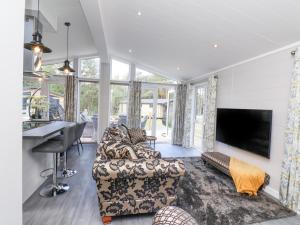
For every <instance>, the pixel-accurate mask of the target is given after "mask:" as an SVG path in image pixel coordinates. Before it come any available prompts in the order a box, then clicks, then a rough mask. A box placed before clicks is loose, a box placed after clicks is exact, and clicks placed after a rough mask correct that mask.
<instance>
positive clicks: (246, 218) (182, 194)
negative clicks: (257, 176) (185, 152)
mask: <svg viewBox="0 0 300 225" xmlns="http://www.w3.org/2000/svg"><path fill="white" fill-rule="evenodd" d="M182 160H183V161H184V163H185V167H186V174H185V176H184V177H183V178H182V179H181V181H180V184H179V189H178V206H179V207H180V208H182V209H184V210H186V211H187V212H189V213H190V214H191V215H192V216H193V217H194V218H195V219H196V220H197V222H198V223H199V225H240V224H241V225H242V224H251V223H259V222H262V221H266V220H272V219H279V218H282V217H288V216H293V215H296V214H295V213H294V212H292V211H291V210H289V209H287V208H285V207H284V206H283V205H281V204H280V203H279V202H278V201H277V200H274V199H273V198H272V197H270V196H269V195H268V194H266V193H264V192H263V191H260V192H259V193H258V195H257V196H256V197H249V196H247V195H245V194H240V193H237V192H236V190H235V186H234V184H233V181H232V179H231V178H230V177H228V176H226V175H224V174H223V173H221V172H219V171H218V170H216V169H214V168H213V167H211V166H209V165H204V162H203V161H202V160H201V158H199V157H197V158H184V159H182Z"/></svg>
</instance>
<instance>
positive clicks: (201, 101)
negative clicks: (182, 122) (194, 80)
mask: <svg viewBox="0 0 300 225" xmlns="http://www.w3.org/2000/svg"><path fill="white" fill-rule="evenodd" d="M205 95H206V87H205V86H203V87H196V88H195V97H194V106H195V107H194V123H193V125H194V129H193V131H194V135H193V136H194V147H195V148H200V149H201V148H202V142H203V133H204V107H205Z"/></svg>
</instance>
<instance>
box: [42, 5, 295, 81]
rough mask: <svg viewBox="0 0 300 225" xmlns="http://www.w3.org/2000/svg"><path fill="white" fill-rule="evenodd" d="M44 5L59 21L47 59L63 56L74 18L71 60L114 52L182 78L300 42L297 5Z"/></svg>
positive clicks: (50, 39)
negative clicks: (67, 31)
mask: <svg viewBox="0 0 300 225" xmlns="http://www.w3.org/2000/svg"><path fill="white" fill-rule="evenodd" d="M43 2H48V5H47V8H49V10H51V11H52V12H53V13H56V14H57V17H58V32H57V33H50V32H46V33H45V34H44V42H45V44H46V45H48V46H49V47H51V48H52V49H53V54H50V55H47V56H46V57H47V58H46V59H57V58H64V57H65V54H66V53H65V52H66V50H65V38H66V36H65V28H64V26H63V23H64V22H65V21H70V22H71V23H72V27H71V38H70V41H71V43H70V45H71V46H70V48H71V55H90V54H95V53H97V52H98V54H100V55H103V58H104V57H106V55H107V53H108V54H109V55H112V56H115V57H120V58H123V59H125V60H129V61H132V62H135V63H137V64H139V65H141V66H142V67H143V68H150V69H152V70H153V71H157V72H161V73H162V74H165V75H168V76H170V77H173V78H177V79H182V80H187V79H191V78H193V77H195V76H199V75H201V74H205V73H208V72H210V71H214V70H217V69H220V68H222V67H225V66H228V65H231V64H234V63H237V62H240V61H243V60H245V59H248V58H251V57H254V56H257V55H259V54H262V53H265V52H268V51H271V50H274V49H277V48H280V47H283V46H285V45H288V44H291V43H293V42H296V41H299V40H300V26H299V21H300V13H299V12H300V1H299V0H226V1H225V0H151V1H146V0H144V1H141V0H125V1H124V0H51V1H49V0H43V1H41V4H42V3H43ZM49 2H50V3H49ZM45 4H46V3H45ZM138 11H140V12H141V13H142V15H141V16H138V15H137V13H138ZM215 43H217V44H218V45H219V47H218V48H214V47H213V45H214V44H215ZM129 49H132V53H129V51H128V50H129ZM101 57H102V56H101ZM177 67H180V70H179V71H178V70H177Z"/></svg>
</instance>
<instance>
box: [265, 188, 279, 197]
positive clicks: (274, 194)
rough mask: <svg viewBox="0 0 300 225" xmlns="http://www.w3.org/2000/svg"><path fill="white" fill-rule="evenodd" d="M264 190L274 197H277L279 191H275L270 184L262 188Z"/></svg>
mask: <svg viewBox="0 0 300 225" xmlns="http://www.w3.org/2000/svg"><path fill="white" fill-rule="evenodd" d="M264 191H265V192H266V193H268V194H269V195H272V196H273V197H274V198H276V199H279V191H276V190H275V189H273V188H271V187H270V186H266V187H265V188H264Z"/></svg>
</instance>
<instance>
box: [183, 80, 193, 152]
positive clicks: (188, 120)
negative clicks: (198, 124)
mask: <svg viewBox="0 0 300 225" xmlns="http://www.w3.org/2000/svg"><path fill="white" fill-rule="evenodd" d="M193 96H194V88H193V87H192V86H191V85H188V87H187V96H186V106H185V115H184V129H183V140H182V147H185V148H190V147H191V146H192V136H191V134H192V133H191V131H192V107H193Z"/></svg>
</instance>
